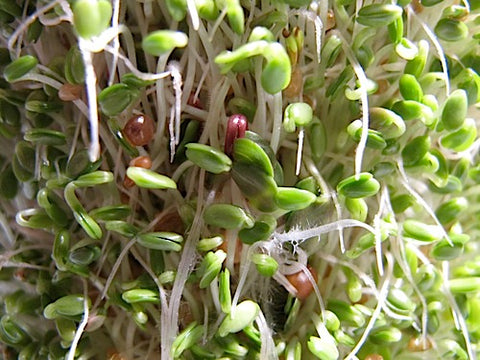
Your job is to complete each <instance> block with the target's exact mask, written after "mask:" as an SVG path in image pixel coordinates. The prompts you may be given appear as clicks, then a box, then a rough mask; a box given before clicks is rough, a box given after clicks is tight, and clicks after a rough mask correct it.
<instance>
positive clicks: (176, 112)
mask: <svg viewBox="0 0 480 360" xmlns="http://www.w3.org/2000/svg"><path fill="white" fill-rule="evenodd" d="M167 68H168V70H169V71H170V74H171V76H172V83H173V90H174V91H175V106H173V107H172V109H171V114H172V115H173V116H170V123H169V127H168V129H169V131H170V162H173V159H174V157H175V147H176V145H178V144H179V143H180V122H181V118H180V116H181V106H182V75H181V74H180V71H179V64H178V63H177V62H171V63H170V64H169V65H168V67H167Z"/></svg>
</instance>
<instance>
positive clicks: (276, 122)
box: [270, 92, 282, 153]
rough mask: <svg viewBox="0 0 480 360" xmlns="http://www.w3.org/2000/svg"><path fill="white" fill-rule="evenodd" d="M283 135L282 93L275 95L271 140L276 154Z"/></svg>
mask: <svg viewBox="0 0 480 360" xmlns="http://www.w3.org/2000/svg"><path fill="white" fill-rule="evenodd" d="M281 134H282V93H281V92H279V93H277V94H275V95H273V129H272V136H271V138H270V147H271V148H272V150H273V152H274V153H276V152H277V150H278V146H279V144H280V135H281Z"/></svg>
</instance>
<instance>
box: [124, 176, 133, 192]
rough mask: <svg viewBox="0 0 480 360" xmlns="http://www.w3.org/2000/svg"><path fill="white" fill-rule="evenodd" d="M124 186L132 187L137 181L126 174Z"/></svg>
mask: <svg viewBox="0 0 480 360" xmlns="http://www.w3.org/2000/svg"><path fill="white" fill-rule="evenodd" d="M123 186H125V187H126V188H127V189H130V188H132V187H134V186H135V182H134V181H133V180H132V179H130V178H129V177H128V176H127V175H125V177H124V178H123Z"/></svg>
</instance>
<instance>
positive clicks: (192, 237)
mask: <svg viewBox="0 0 480 360" xmlns="http://www.w3.org/2000/svg"><path fill="white" fill-rule="evenodd" d="M204 185H205V170H203V169H201V170H200V175H199V179H198V200H197V209H196V210H197V211H196V212H195V218H194V220H193V224H192V227H191V230H190V233H189V234H188V236H187V239H186V241H185V245H184V248H183V252H182V257H181V259H180V262H179V264H178V271H177V274H176V276H175V282H174V283H173V288H172V293H171V296H170V303H169V305H168V311H163V312H162V323H161V339H162V350H161V353H162V359H169V357H170V349H171V347H172V343H173V339H174V338H175V335H176V333H177V331H178V315H179V314H178V312H179V308H180V300H181V298H182V293H183V289H184V288H185V283H186V282H187V278H188V274H189V273H190V272H191V271H192V269H193V266H194V265H195V264H194V261H193V259H195V251H196V242H197V241H198V238H199V237H200V230H201V227H202V214H203V211H202V209H203V206H204V202H203V196H204Z"/></svg>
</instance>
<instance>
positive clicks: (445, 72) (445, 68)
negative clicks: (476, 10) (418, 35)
mask: <svg viewBox="0 0 480 360" xmlns="http://www.w3.org/2000/svg"><path fill="white" fill-rule="evenodd" d="M467 2H468V1H467ZM407 10H408V13H409V14H410V15H412V17H413V18H414V19H415V20H417V21H418V22H419V23H420V25H421V26H422V28H423V31H425V34H427V36H428V37H429V39H430V40H431V41H432V43H433V46H435V49H436V50H437V53H438V57H439V58H440V63H441V64H442V72H443V77H444V79H445V93H446V96H447V97H448V95H450V78H449V76H448V64H447V58H446V57H445V52H444V51H443V48H442V45H441V44H440V42H439V41H438V39H437V37H436V36H435V34H434V33H433V31H432V29H430V28H429V27H428V25H427V24H425V22H424V21H423V20H422V19H421V18H420V17H418V16H417V14H415V11H414V10H413V9H412V7H411V6H410V5H408V6H407Z"/></svg>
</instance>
